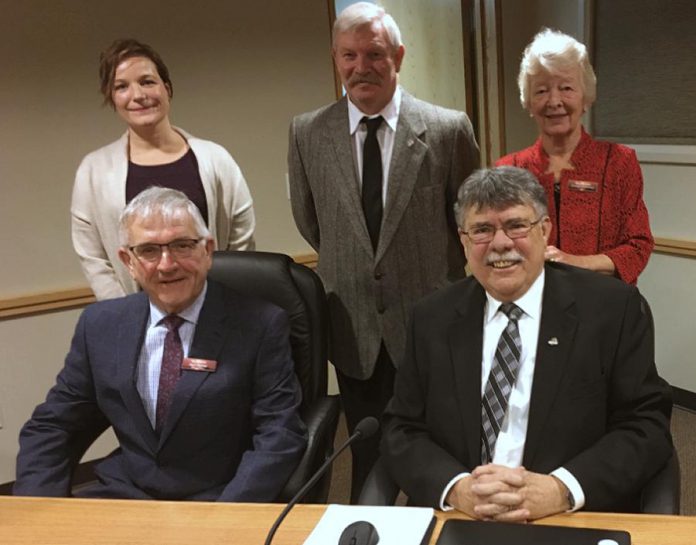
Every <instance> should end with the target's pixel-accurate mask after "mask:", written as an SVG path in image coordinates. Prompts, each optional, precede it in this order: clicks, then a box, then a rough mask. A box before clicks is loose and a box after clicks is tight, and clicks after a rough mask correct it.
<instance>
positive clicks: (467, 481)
mask: <svg viewBox="0 0 696 545" xmlns="http://www.w3.org/2000/svg"><path fill="white" fill-rule="evenodd" d="M446 501H447V503H448V504H449V505H451V506H452V507H454V508H455V509H457V510H458V511H462V512H463V513H466V514H467V515H469V516H470V517H473V518H476V519H482V520H497V521H505V522H527V521H529V520H534V519H538V518H542V517H547V516H549V515H553V514H555V513H560V512H563V511H567V510H568V509H569V504H568V489H567V488H566V486H565V485H564V484H563V483H562V482H561V481H560V480H559V479H557V478H556V477H553V476H551V475H543V474H541V473H534V472H532V471H527V470H526V469H525V468H523V467H515V468H512V467H506V466H501V465H496V464H486V465H483V466H478V467H477V468H476V469H474V471H472V472H471V475H468V476H466V477H464V478H462V479H460V480H459V481H457V482H456V483H455V485H454V486H453V487H452V489H451V490H450V492H449V494H447V498H446Z"/></svg>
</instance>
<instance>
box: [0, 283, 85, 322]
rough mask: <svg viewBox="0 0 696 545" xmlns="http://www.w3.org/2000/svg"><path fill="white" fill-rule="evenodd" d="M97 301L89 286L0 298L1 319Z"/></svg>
mask: <svg viewBox="0 0 696 545" xmlns="http://www.w3.org/2000/svg"><path fill="white" fill-rule="evenodd" d="M94 301H96V299H95V297H94V295H93V294H92V290H90V289H89V288H76V289H70V290H58V291H51V292H45V293H38V294H33V295H25V296H22V297H12V298H10V299H3V300H0V320H5V319H8V318H20V317H26V316H33V315H35V314H45V313H47V312H54V311H57V310H69V309H73V308H80V307H84V306H86V305H88V304H90V303H93V302H94Z"/></svg>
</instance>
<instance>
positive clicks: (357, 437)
mask: <svg viewBox="0 0 696 545" xmlns="http://www.w3.org/2000/svg"><path fill="white" fill-rule="evenodd" d="M378 429H379V423H378V422H377V419H376V418H375V417H373V416H368V417H365V418H363V419H362V420H361V421H360V422H358V425H357V426H355V432H353V435H351V436H350V437H349V438H348V439H347V440H346V442H345V443H343V444H342V445H341V446H340V447H339V448H338V449H337V450H336V451H335V452H334V453H333V454H332V455H331V456H329V457H328V458H327V459H326V461H325V462H324V463H323V464H322V465H321V467H320V468H319V469H317V471H316V472H315V473H314V475H312V478H311V479H309V481H307V482H306V483H305V485H304V486H303V487H302V488H300V490H299V491H298V492H297V494H295V496H294V497H293V498H292V499H291V500H290V501H289V502H288V504H287V505H286V506H285V508H284V509H283V510H282V511H281V513H280V515H278V518H277V519H276V521H275V522H274V523H273V526H271V529H270V531H269V532H268V536H267V537H266V541H265V542H264V545H271V541H272V540H273V536H274V535H275V533H276V531H277V530H278V528H279V527H280V523H281V522H283V520H285V517H286V516H287V515H288V513H289V512H290V510H291V509H292V508H293V507H295V505H296V504H297V503H298V502H299V501H300V500H301V499H302V498H303V497H304V495H305V494H306V493H307V492H308V491H309V489H310V488H312V487H313V486H314V485H315V484H316V482H317V481H318V480H319V479H320V478H321V477H322V476H323V475H324V473H326V470H327V469H328V468H329V467H330V466H331V464H332V463H333V462H334V460H335V459H336V458H337V457H338V455H339V454H341V453H342V452H343V451H344V450H346V449H347V448H348V447H349V446H350V445H351V444H353V443H355V442H356V441H362V440H363V439H367V438H368V437H371V436H372V435H374V434H375V433H376V432H377V430H378Z"/></svg>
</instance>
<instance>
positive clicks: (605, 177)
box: [496, 129, 654, 284]
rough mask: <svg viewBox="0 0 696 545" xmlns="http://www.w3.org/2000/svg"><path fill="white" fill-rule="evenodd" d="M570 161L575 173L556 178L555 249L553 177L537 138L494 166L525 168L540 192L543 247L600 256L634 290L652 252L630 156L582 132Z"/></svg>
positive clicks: (633, 159) (617, 146)
mask: <svg viewBox="0 0 696 545" xmlns="http://www.w3.org/2000/svg"><path fill="white" fill-rule="evenodd" d="M570 161H571V163H573V165H575V170H564V171H563V172H562V173H561V206H560V210H561V216H560V217H561V219H560V243H559V226H558V225H557V224H556V223H557V222H556V218H557V214H556V203H555V200H554V194H553V184H554V177H553V174H552V173H550V172H548V173H547V172H546V171H547V170H548V166H549V158H548V155H547V154H546V152H545V151H544V150H543V148H542V145H541V138H540V139H539V140H537V141H536V143H535V144H534V145H533V146H531V147H529V148H527V149H524V150H522V151H518V152H516V153H511V154H510V155H506V156H505V157H501V158H500V159H498V161H496V166H500V165H511V166H517V167H522V168H525V169H527V170H529V171H530V172H531V173H533V174H534V175H535V176H536V177H537V178H538V179H539V181H540V182H541V185H542V186H544V189H545V190H546V195H547V198H548V203H549V215H550V216H551V221H552V223H553V229H552V232H551V238H550V240H549V244H552V245H554V246H557V247H558V248H560V249H561V250H563V251H564V252H568V253H570V254H575V255H592V254H606V255H607V256H609V258H610V259H611V260H612V261H613V262H614V266H615V267H616V275H617V276H618V277H619V278H621V279H622V280H623V281H624V282H628V283H629V284H635V283H636V281H637V280H638V275H639V274H640V273H641V272H642V271H643V269H644V268H645V266H646V265H647V263H648V258H649V257H650V253H651V252H652V249H653V246H654V242H653V237H652V233H651V232H650V223H649V220H648V210H647V208H646V207H645V202H643V176H642V174H641V171H640V165H639V164H638V160H637V158H636V154H635V152H634V151H633V150H632V149H631V148H629V147H626V146H622V145H621V144H613V143H610V142H601V141H598V140H594V139H593V138H592V137H591V136H590V135H588V134H587V133H586V132H585V130H584V129H583V131H582V137H581V138H580V142H579V143H578V146H577V147H576V148H575V151H574V152H573V155H572V156H571V159H570Z"/></svg>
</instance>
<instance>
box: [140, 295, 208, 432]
mask: <svg viewBox="0 0 696 545" xmlns="http://www.w3.org/2000/svg"><path fill="white" fill-rule="evenodd" d="M207 290H208V283H207V282H206V284H205V286H203V289H202V290H201V293H200V294H199V295H198V297H196V300H195V301H194V302H193V303H192V304H191V306H190V307H188V308H187V309H185V310H183V311H181V312H179V313H178V314H177V316H180V317H181V318H183V319H184V322H183V323H182V324H181V326H179V337H180V338H181V344H182V347H183V349H184V357H187V356H188V353H189V350H190V349H191V342H192V341H193V334H194V333H195V332H196V324H197V323H198V316H199V315H200V313H201V308H202V307H203V301H204V300H205V293H206V291H207ZM166 316H167V313H166V312H162V310H160V309H159V308H158V307H157V306H155V305H154V304H153V303H152V301H150V318H149V319H148V322H147V326H146V328H145V339H144V340H143V346H142V347H141V349H140V357H139V358H138V378H137V381H136V387H137V388H138V393H139V394H140V398H141V399H142V400H143V407H145V412H146V413H147V417H148V419H149V420H150V424H152V428H153V429H154V428H155V422H156V410H157V392H158V390H159V376H160V369H161V367H162V353H163V352H164V338H165V337H166V336H167V328H166V327H165V325H164V324H163V323H162V319H163V318H164V317H166Z"/></svg>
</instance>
